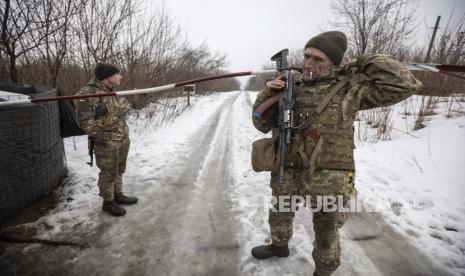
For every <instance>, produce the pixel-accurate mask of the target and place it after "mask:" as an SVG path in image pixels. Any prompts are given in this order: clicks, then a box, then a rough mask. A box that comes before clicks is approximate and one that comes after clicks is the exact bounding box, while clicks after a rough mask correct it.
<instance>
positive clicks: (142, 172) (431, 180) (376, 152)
mask: <svg viewBox="0 0 465 276" xmlns="http://www.w3.org/2000/svg"><path fill="white" fill-rule="evenodd" d="M255 97H256V93H252V92H232V93H217V94H211V95H207V96H196V97H195V98H194V99H193V105H192V106H191V107H184V106H183V107H182V109H183V110H184V111H183V112H182V113H179V114H178V116H176V117H175V118H174V119H173V120H170V121H168V122H165V123H164V124H163V125H160V124H158V123H157V120H158V119H160V118H155V119H154V120H152V121H150V122H149V123H147V122H148V120H146V119H144V117H143V116H141V117H139V119H136V118H132V119H131V123H130V129H131V149H130V154H129V158H128V167H127V172H126V174H125V179H124V180H125V187H124V189H125V191H126V192H127V193H128V194H133V195H136V196H138V197H139V200H140V202H139V204H137V205H135V206H131V207H128V208H127V210H128V213H127V215H126V217H123V218H113V217H109V216H108V215H106V214H104V213H102V212H101V211H100V208H101V199H100V198H99V197H98V188H97V185H96V180H97V176H98V169H97V168H96V167H92V168H91V167H89V166H88V165H87V164H86V162H88V156H87V141H86V139H85V138H84V137H77V138H74V139H73V138H69V139H66V140H65V146H66V152H67V163H68V167H69V170H70V177H69V178H68V179H67V183H66V185H64V186H63V187H61V188H60V190H59V192H58V193H59V194H60V198H61V202H60V204H59V205H58V206H57V208H55V209H54V210H53V211H51V212H50V213H49V214H48V215H47V216H45V217H43V218H41V219H40V220H39V221H37V222H36V223H35V225H36V226H38V227H39V233H38V236H40V237H42V238H51V239H70V240H71V241H76V242H81V241H83V240H84V241H85V240H87V241H89V243H88V245H87V247H86V248H84V249H67V248H63V247H62V248H59V249H54V248H47V247H44V246H42V245H20V246H19V245H11V246H9V248H7V250H6V251H5V252H3V253H1V252H0V258H1V259H2V262H3V261H5V262H6V263H7V262H8V261H9V260H11V262H14V263H15V264H17V265H18V268H16V269H15V268H14V267H9V270H6V272H27V273H31V272H35V273H43V272H47V274H57V273H58V274H60V273H64V272H66V273H67V274H68V275H78V274H89V275H97V274H99V275H152V274H153V273H155V274H157V275H238V274H241V275H310V274H311V272H312V271H313V260H312V258H311V251H312V241H313V230H312V223H311V213H310V212H309V211H308V210H300V211H299V212H298V214H297V216H296V219H295V222H294V237H293V240H292V242H291V244H290V250H291V257H289V258H284V259H283V258H280V259H276V258H273V259H270V260H265V261H258V260H256V259H254V258H252V257H251V256H250V250H251V248H252V247H253V246H255V245H257V244H261V243H263V242H265V241H266V240H268V236H269V229H268V222H267V219H268V214H267V213H268V210H267V209H266V208H267V206H266V203H267V201H266V200H267V198H266V196H269V195H270V192H271V190H270V188H269V186H268V181H269V175H268V173H255V172H253V171H252V169H251V166H250V150H251V143H252V142H253V141H255V140H257V139H260V138H262V137H265V136H266V135H263V134H261V133H259V132H258V131H257V130H255V129H254V127H253V125H252V123H251V118H250V115H251V105H252V102H253V101H254V99H255ZM420 100H421V98H420V97H413V98H410V99H409V100H407V101H404V102H402V103H399V104H397V105H395V106H394V107H393V108H392V111H391V112H392V113H391V114H392V117H391V121H392V122H393V124H392V132H391V133H390V137H389V138H390V139H391V140H387V141H381V142H373V139H372V138H373V136H374V135H376V132H377V130H376V129H373V128H371V127H368V128H367V127H366V123H367V119H366V118H367V117H370V116H368V115H367V116H364V114H361V116H360V118H361V121H360V122H357V123H356V127H357V129H356V131H357V133H359V135H358V137H357V139H358V140H357V142H356V144H357V149H356V163H357V164H356V165H357V178H356V187H357V188H358V191H359V200H360V201H361V202H363V204H364V206H365V209H366V210H368V211H372V210H375V211H377V212H378V213H366V212H365V213H362V214H357V215H355V216H354V217H353V218H352V220H349V222H348V223H347V225H346V226H345V227H344V228H343V231H342V233H341V236H342V240H343V242H342V250H343V251H342V255H343V256H342V264H341V267H340V268H339V270H338V271H337V273H336V275H370V276H371V275H447V274H451V275H465V265H464V263H465V262H463V259H465V258H464V257H465V235H464V232H465V204H464V203H465V197H464V196H465V186H464V180H463V179H464V177H465V171H464V170H463V164H464V163H465V162H464V160H465V155H464V154H465V147H463V145H462V144H463V142H465V116H463V115H464V114H463V113H464V111H465V110H464V108H463V105H465V103H463V102H462V103H460V102H458V101H456V102H454V103H453V105H452V108H451V110H452V111H451V112H449V108H448V107H449V102H447V101H448V100H450V99H449V98H444V99H442V100H443V102H441V103H439V106H438V108H437V109H436V112H437V115H434V116H429V117H428V121H427V122H426V125H427V127H426V128H423V129H421V130H418V131H413V130H412V127H413V115H405V114H406V113H407V114H413V112H411V111H412V109H414V108H416V106H417V104H418V103H419V102H420ZM449 113H450V114H451V115H452V117H451V118H446V117H445V114H449ZM359 130H360V131H359ZM370 231H371V232H370ZM375 232H376V233H375ZM366 233H368V235H370V233H375V234H376V235H379V236H380V238H378V239H374V240H373V241H360V239H357V238H355V237H356V236H357V235H358V236H360V235H362V234H366ZM383 254H384V255H383ZM423 254H424V255H423ZM18 256H21V260H22V261H21V262H19V261H18V260H19V259H18ZM45 260H46V261H45ZM38 261H41V262H44V264H43V265H41V266H37V265H36V263H37V262H38ZM430 262H433V264H429V263H430ZM19 266H21V268H19ZM0 268H3V267H0ZM0 271H1V269H0ZM438 271H439V272H438Z"/></svg>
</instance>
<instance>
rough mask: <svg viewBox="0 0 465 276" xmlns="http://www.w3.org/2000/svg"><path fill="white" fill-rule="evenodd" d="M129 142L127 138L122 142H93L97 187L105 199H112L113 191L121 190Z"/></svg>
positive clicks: (119, 191)
mask: <svg viewBox="0 0 465 276" xmlns="http://www.w3.org/2000/svg"><path fill="white" fill-rule="evenodd" d="M129 144H130V143H129V140H128V141H125V142H124V143H116V142H107V143H95V147H94V153H95V159H96V161H97V167H98V168H99V169H100V173H99V178H98V187H99V190H100V196H101V197H102V198H103V200H105V201H112V200H113V199H114V193H121V192H123V173H124V172H125V170H126V159H127V157H128V152H129Z"/></svg>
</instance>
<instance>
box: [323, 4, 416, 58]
mask: <svg viewBox="0 0 465 276" xmlns="http://www.w3.org/2000/svg"><path fill="white" fill-rule="evenodd" d="M416 4H417V1H407V0H334V1H333V2H332V3H331V8H332V9H333V10H334V11H335V14H336V17H337V18H338V19H337V20H336V21H334V22H332V24H333V26H335V27H337V28H339V29H341V30H344V31H345V32H346V33H347V34H348V41H349V51H348V54H349V57H355V56H358V55H361V54H364V53H374V52H376V53H384V54H391V55H394V56H396V57H397V58H399V59H402V58H403V57H405V56H406V54H407V53H406V48H407V47H406V46H407V45H408V43H409V40H410V36H411V34H412V32H413V31H414V29H415V27H416V26H415V24H414V17H413V15H414V12H415V9H416Z"/></svg>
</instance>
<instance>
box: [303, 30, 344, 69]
mask: <svg viewBox="0 0 465 276" xmlns="http://www.w3.org/2000/svg"><path fill="white" fill-rule="evenodd" d="M308 47H313V48H317V49H318V50H320V51H322V52H324V53H325V54H326V55H327V56H328V57H329V59H330V60H331V61H332V62H333V63H334V65H339V64H341V61H342V57H343V56H344V53H345V51H346V50H347V38H346V35H345V34H344V33H342V32H339V31H330V32H325V33H322V34H319V35H317V36H315V37H313V38H311V39H310V40H309V41H308V42H307V44H305V48H304V49H307V48H308Z"/></svg>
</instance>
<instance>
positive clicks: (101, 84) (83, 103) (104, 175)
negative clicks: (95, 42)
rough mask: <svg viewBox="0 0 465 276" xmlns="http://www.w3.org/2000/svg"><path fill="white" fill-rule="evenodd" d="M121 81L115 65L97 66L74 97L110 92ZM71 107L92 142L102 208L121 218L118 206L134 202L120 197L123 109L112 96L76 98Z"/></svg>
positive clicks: (125, 143) (125, 142)
mask: <svg viewBox="0 0 465 276" xmlns="http://www.w3.org/2000/svg"><path fill="white" fill-rule="evenodd" d="M122 78H123V77H122V75H121V74H120V71H119V70H118V68H116V67H115V66H113V65H111V64H108V63H98V64H97V66H96V67H95V78H94V79H92V80H91V81H90V82H89V83H88V84H87V85H86V86H84V87H83V88H81V89H80V90H79V91H78V92H77V93H76V95H82V94H92V93H108V92H112V91H114V88H113V87H114V86H117V85H119V84H120V83H121V80H122ZM75 107H76V117H77V120H78V124H79V126H80V128H81V129H82V130H83V131H84V132H85V133H86V134H87V135H89V138H90V139H91V140H93V142H94V143H95V148H94V152H95V158H96V161H97V166H98V168H99V169H100V174H99V180H98V186H99V189H100V196H101V197H102V198H103V206H102V209H103V210H104V211H105V212H107V213H109V214H111V215H114V216H122V215H124V214H126V210H125V209H124V208H122V207H121V206H119V205H118V204H135V203H137V198H135V197H128V196H125V195H124V194H123V173H124V171H125V170H126V159H127V156H128V151H129V129H128V126H127V124H126V120H125V115H126V113H127V107H125V106H124V104H123V103H122V102H120V101H119V100H118V98H116V97H102V98H88V99H79V100H76V101H75Z"/></svg>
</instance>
